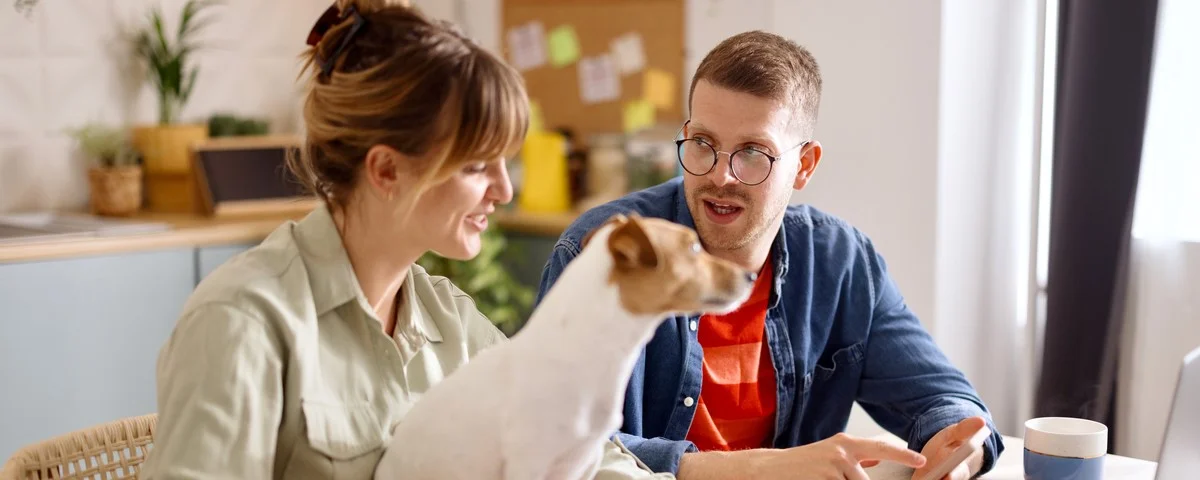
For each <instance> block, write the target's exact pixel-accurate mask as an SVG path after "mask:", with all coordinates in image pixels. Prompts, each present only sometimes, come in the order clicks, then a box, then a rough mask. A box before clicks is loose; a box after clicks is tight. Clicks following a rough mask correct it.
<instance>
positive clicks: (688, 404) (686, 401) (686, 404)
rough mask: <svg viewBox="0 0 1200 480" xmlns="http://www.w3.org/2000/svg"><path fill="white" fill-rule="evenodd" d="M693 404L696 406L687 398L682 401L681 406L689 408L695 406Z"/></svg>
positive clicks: (693, 401) (690, 398) (694, 402)
mask: <svg viewBox="0 0 1200 480" xmlns="http://www.w3.org/2000/svg"><path fill="white" fill-rule="evenodd" d="M695 404H696V401H695V400H692V397H687V398H684V399H683V406H685V407H691V406H692V405H695Z"/></svg>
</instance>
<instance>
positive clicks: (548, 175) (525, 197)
mask: <svg viewBox="0 0 1200 480" xmlns="http://www.w3.org/2000/svg"><path fill="white" fill-rule="evenodd" d="M521 166H522V168H521V170H522V174H521V175H522V178H521V184H522V185H523V186H524V187H523V188H521V196H520V197H519V198H518V200H517V202H518V205H519V207H520V208H521V210H523V211H526V212H547V213H557V212H566V211H568V210H570V209H571V182H570V173H569V172H568V169H567V140H566V138H565V137H563V136H562V135H560V134H558V133H555V132H536V133H531V134H529V135H526V136H525V143H524V145H523V146H522V147H521Z"/></svg>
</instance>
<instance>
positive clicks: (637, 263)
mask: <svg viewBox="0 0 1200 480" xmlns="http://www.w3.org/2000/svg"><path fill="white" fill-rule="evenodd" d="M608 249H609V251H610V252H612V256H613V261H614V262H615V263H616V266H617V268H619V269H622V270H631V269H637V268H646V269H653V268H658V263H659V262H658V250H657V249H655V248H654V242H651V241H650V236H649V235H646V230H645V228H644V227H643V226H642V221H641V217H638V216H634V217H630V218H629V219H628V220H627V221H625V223H623V224H621V225H619V226H617V228H616V229H615V230H613V232H612V234H611V235H610V236H609V237H608Z"/></svg>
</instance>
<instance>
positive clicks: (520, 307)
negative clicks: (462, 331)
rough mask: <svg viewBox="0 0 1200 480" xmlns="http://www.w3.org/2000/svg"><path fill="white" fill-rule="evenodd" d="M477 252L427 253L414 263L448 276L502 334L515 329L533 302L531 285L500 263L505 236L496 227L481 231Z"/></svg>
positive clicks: (434, 273)
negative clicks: (458, 256) (464, 256)
mask: <svg viewBox="0 0 1200 480" xmlns="http://www.w3.org/2000/svg"><path fill="white" fill-rule="evenodd" d="M482 243H483V245H482V247H481V248H480V250H479V255H476V256H475V258H472V259H470V260H467V261H459V260H450V259H447V258H445V257H441V256H438V255H437V254H435V253H427V254H425V255H424V256H423V257H421V258H420V259H419V260H418V261H417V263H418V264H419V265H421V266H422V267H424V268H425V270H426V271H427V272H429V274H430V275H439V276H443V277H446V278H448V279H450V281H451V282H454V285H455V286H457V287H458V288H460V289H462V290H463V291H464V292H466V293H467V295H470V296H471V299H472V300H474V301H475V306H476V308H478V309H479V312H480V313H482V314H483V316H485V317H487V318H488V320H490V321H491V322H492V323H493V324H495V325H496V327H497V328H499V329H500V330H501V331H503V332H504V333H505V334H506V335H512V334H514V333H516V332H517V330H518V329H520V328H521V326H522V325H524V323H525V316H526V315H528V314H529V309H530V307H531V306H532V305H533V297H534V293H533V289H532V288H530V287H528V286H526V285H524V284H522V283H520V282H518V281H517V280H516V279H515V278H513V276H512V275H511V274H509V271H508V269H507V268H505V266H504V264H503V263H502V262H501V254H502V253H505V249H506V246H507V243H508V242H507V239H505V238H504V234H502V233H500V232H499V231H497V230H494V229H489V230H484V231H483V237H482Z"/></svg>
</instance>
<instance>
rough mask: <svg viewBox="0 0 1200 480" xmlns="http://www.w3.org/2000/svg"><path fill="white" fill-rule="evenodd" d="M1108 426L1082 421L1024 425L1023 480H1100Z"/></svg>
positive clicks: (1057, 419) (1041, 421)
mask: <svg viewBox="0 0 1200 480" xmlns="http://www.w3.org/2000/svg"><path fill="white" fill-rule="evenodd" d="M1107 452H1108V427H1106V426H1105V425H1104V424H1102V423H1099V422H1093V421H1091V420H1085V419H1082V418H1067V417H1045V418H1035V419H1032V420H1029V421H1027V422H1025V479H1026V480H1101V479H1103V478H1104V456H1105V454H1106V453H1107Z"/></svg>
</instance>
